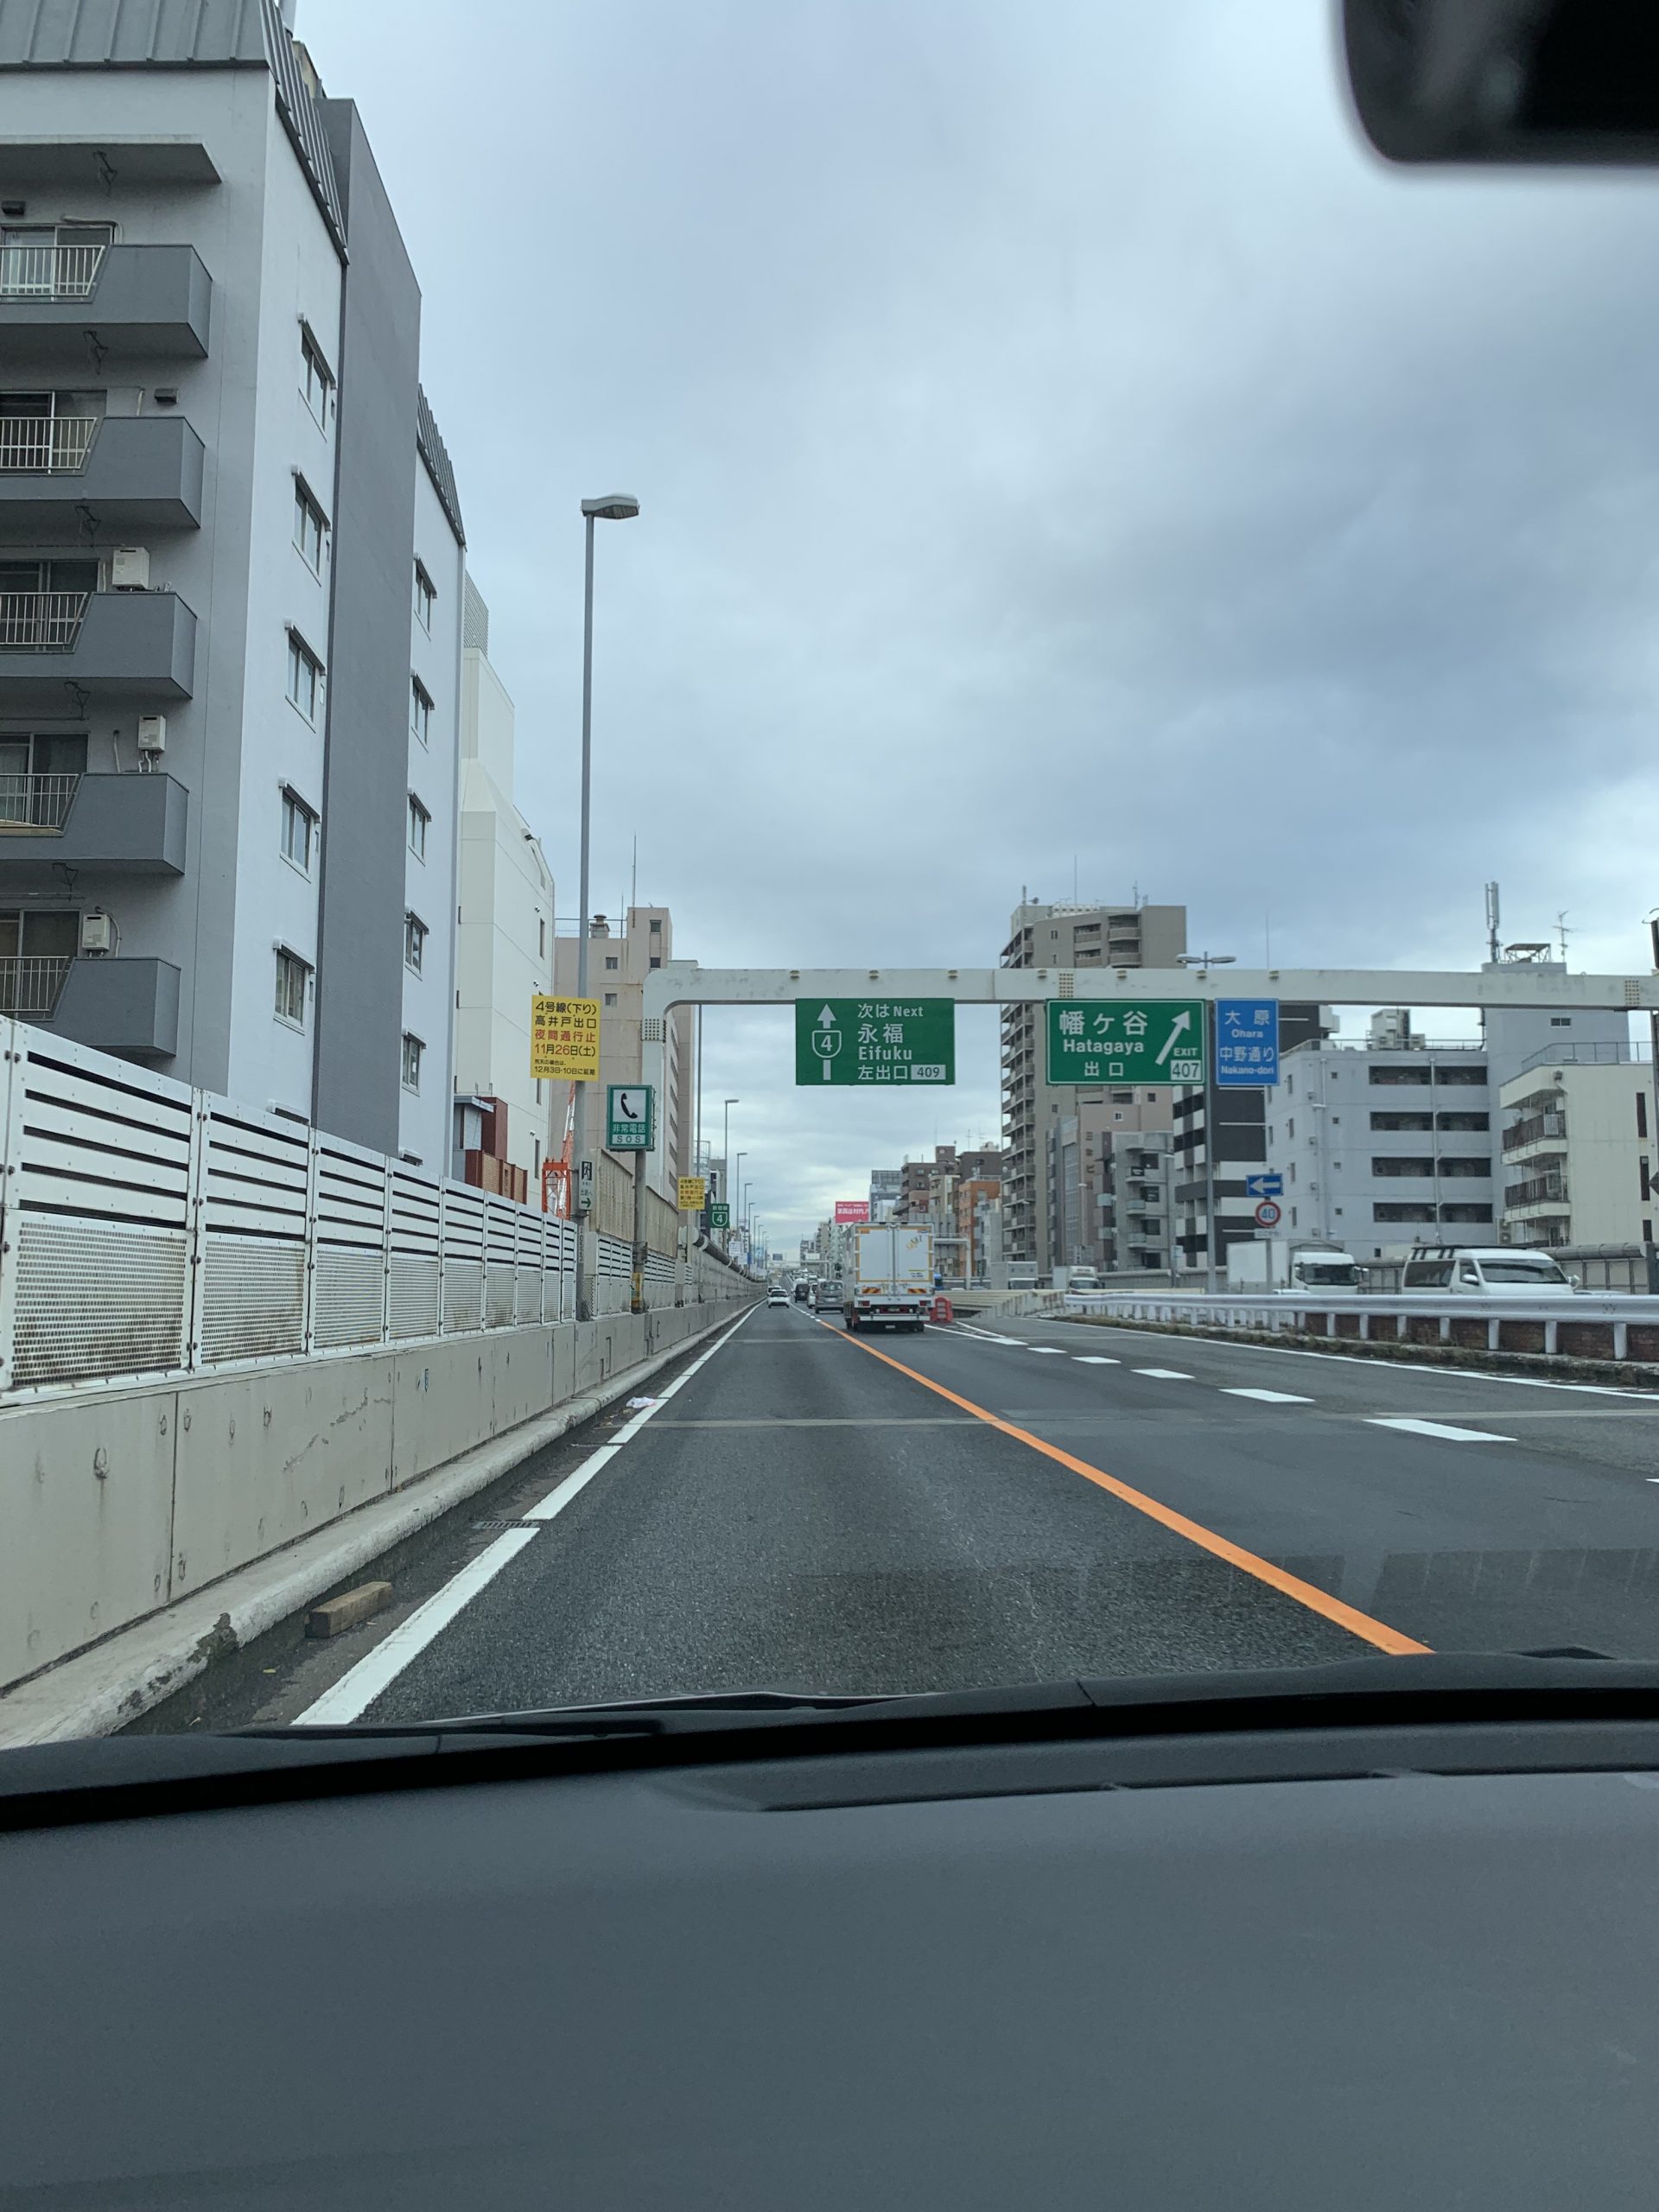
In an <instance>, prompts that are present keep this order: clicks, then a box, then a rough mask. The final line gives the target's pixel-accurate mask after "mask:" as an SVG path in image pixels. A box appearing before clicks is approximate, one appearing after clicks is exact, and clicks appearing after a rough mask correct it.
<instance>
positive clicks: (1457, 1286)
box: [1400, 1244, 1579, 1298]
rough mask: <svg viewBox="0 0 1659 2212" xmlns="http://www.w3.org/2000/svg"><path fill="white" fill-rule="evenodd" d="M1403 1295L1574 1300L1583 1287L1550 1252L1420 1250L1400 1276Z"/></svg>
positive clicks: (1502, 1247) (1501, 1247) (1508, 1247)
mask: <svg viewBox="0 0 1659 2212" xmlns="http://www.w3.org/2000/svg"><path fill="white" fill-rule="evenodd" d="M1400 1287H1401V1289H1402V1291H1414V1290H1436V1291H1441V1292H1445V1291H1452V1292H1454V1293H1456V1294H1460V1295H1462V1296H1463V1297H1465V1298H1571V1297H1572V1295H1573V1292H1574V1291H1576V1290H1577V1289H1578V1287H1579V1279H1578V1277H1577V1276H1576V1275H1570V1274H1567V1272H1566V1270H1565V1269H1564V1268H1562V1267H1561V1265H1560V1262H1558V1261H1555V1260H1552V1259H1551V1257H1550V1256H1549V1254H1548V1252H1541V1251H1536V1250H1534V1251H1529V1250H1527V1249H1526V1248H1525V1247H1524V1246H1523V1245H1518V1244H1494V1245H1491V1246H1485V1245H1456V1244H1433V1245H1425V1246H1421V1247H1419V1249H1417V1250H1416V1251H1414V1253H1413V1254H1412V1255H1411V1257H1410V1258H1409V1259H1408V1261H1407V1262H1406V1264H1405V1267H1404V1268H1403V1269H1402V1272H1401V1276H1400Z"/></svg>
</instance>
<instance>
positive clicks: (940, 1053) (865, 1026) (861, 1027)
mask: <svg viewBox="0 0 1659 2212" xmlns="http://www.w3.org/2000/svg"><path fill="white" fill-rule="evenodd" d="M956 1079H957V1002H956V1001H955V1000H954V999H897V998H877V997H874V996H872V997H870V998H868V999H797V1000H796V1001H795V1080H796V1082H797V1083H798V1084H800V1083H810V1084H814V1085H815V1086H817V1087H819V1088H822V1086H823V1084H826V1083H840V1084H855V1085H856V1086H858V1087H860V1088H864V1087H867V1086H868V1087H874V1085H875V1084H893V1083H902V1084H907V1085H908V1084H918V1083H925V1084H938V1083H954V1082H955V1081H956Z"/></svg>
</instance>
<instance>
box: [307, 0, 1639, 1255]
mask: <svg viewBox="0 0 1659 2212" xmlns="http://www.w3.org/2000/svg"><path fill="white" fill-rule="evenodd" d="M301 31H302V35H304V36H306V37H307V38H308V41H310V43H311V45H312V47H313V49H314V51H315V54H316V57H317V60H318V61H319V65H320V67H321V69H322V71H323V73H324V76H325V79H327V82H328V84H329V86H330V89H331V90H334V91H339V92H349V93H350V94H352V95H353V97H354V98H356V99H358V100H359V103H360V104H361V105H362V107H363V109H364V111H365V117H366V119H367V122H368V125H369V128H370V131H371V134H372V139H373V143H374V144H375V147H376V149H377V152H378V156H379V159H380V162H381V165H382V167H383V169H384V170H385V175H386V177H387V181H388V183H389V186H390V188H391V192H392V194H393V198H394V200H395V202H396V204H397V208H398V211H399V214H400V217H401V219H402V220H403V223H404V231H405V235H406V237H407V238H408V240H409V244H410V251H411V253H412V255H413V257H414V259H415V263H416V269H417V270H418V272H419V275H420V277H421V281H422V283H423V289H424V293H425V300H426V309H425V313H426V331H425V344H424V351H425V359H426V381H427V385H428V389H429V391H430V392H431V394H432V397H433V399H434V403H435V406H436V408H437V410H438V413H439V416H440V419H441V421H442V425H443V429H444V434H445V436H446V438H447V439H448V443H449V446H450V448H451V451H452V452H453V454H454V456H455V461H456V465H457V468H458V471H459V474H460V479H461V488H462V496H463V499H464V502H465V506H466V512H467V522H468V527H469V531H470V534H471V537H472V550H473V556H474V563H475V566H476V569H477V572H478V575H479V577H480V583H481V585H482V588H484V590H485V592H486V596H487V597H488V598H489V599H490V601H491V603H492V607H493V611H494V629H493V639H494V641H495V645H496V654H497V658H498V660H499V664H500V666H501V669H502V671H503V674H504V676H505V678H506V680H507V682H508V683H509V685H510V687H511V688H512V690H513V693H514V695H515V697H516V699H517V702H518V709H519V717H520V730H521V739H522V762H523V765H522V771H521V777H522V783H523V786H524V802H525V804H526V807H527V810H528V811H529V812H530V814H531V818H532V819H533V820H535V821H536V822H537V823H538V825H539V826H540V827H541V828H542V829H543V833H544V835H545V836H546V838H547V842H548V844H549V848H550V854H551V855H552V857H553V859H554V862H555V865H556V868H558V871H559V874H560V880H561V887H562V893H563V895H562V898H561V906H574V903H575V900H574V881H575V836H574V820H573V811H574V809H573V802H574V791H575V729H576V715H575V709H576V703H577V676H578V651H579V635H578V631H579V613H580V607H579V594H580V584H581V573H580V562H581V541H580V531H579V527H578V524H577V521H576V516H575V505H576V501H577V499H579V497H580V496H581V495H582V493H584V492H588V491H593V490H596V489H608V488H610V487H611V486H613V485H615V486H623V487H626V488H628V489H631V490H634V491H637V492H638V493H639V496H640V498H641V499H642V501H643V503H644V509H645V512H644V514H643V516H642V518H641V519H640V521H639V522H638V523H637V524H631V525H629V526H628V527H627V528H626V529H618V528H611V529H607V530H606V531H605V532H604V535H603V538H602V542H601V547H600V554H601V562H600V569H601V575H600V587H601V592H600V616H599V624H598V651H599V678H598V690H597V702H596V730H597V733H598V744H599V750H600V766H599V775H598V783H597V802H598V817H597V823H596V851H597V862H596V883H597V886H598V889H597V890H596V894H595V895H596V899H598V900H599V901H600V903H608V900H609V899H611V898H614V896H615V895H616V893H617V892H618V891H619V890H620V887H622V886H623V885H624V884H625V883H626V870H627V864H628V848H629V840H630V838H631V837H632V836H633V835H634V834H635V833H636V832H637V833H638V835H639V841H640V856H641V858H640V866H641V890H642V892H648V893H650V894H651V895H652V896H653V897H657V898H663V899H669V900H670V901H671V903H672V905H673V906H674V910H675V916H676V925H677V943H678V946H679V948H680V949H681V950H683V951H684V952H686V953H687V954H690V955H692V956H694V957H700V958H702V959H704V960H705V961H709V962H711V963H739V962H745V961H747V962H754V963H767V964H771V963H778V964H784V965H796V964H803V963H833V962H839V961H846V962H849V963H856V964H867V963H868V964H892V963H899V962H909V961H915V962H921V961H938V962H941V963H989V962H992V961H994V960H995V955H996V951H997V949H998V947H999V946H1000V945H1001V942H1002V939H1003V935H1004V931H1005V927H1006V921H1007V911H1008V908H1009V906H1011V905H1012V904H1013V902H1014V899H1015V898H1016V897H1017V896H1018V893H1019V889H1020V884H1021V882H1027V883H1029V884H1030V885H1031V886H1032V887H1033V889H1034V890H1037V891H1039V892H1041V893H1044V894H1046V895H1047V896H1051V897H1053V896H1063V895H1067V894H1068V893H1069V892H1070V889H1071V880H1072V864H1073V855H1077V871H1078V882H1079V885H1080V887H1081V889H1082V890H1083V891H1084V893H1085V894H1088V893H1100V894H1103V895H1109V896H1119V895H1122V893H1124V892H1126V891H1127V889H1128V887H1129V885H1130V884H1131V883H1132V882H1138V883H1139V885H1140V887H1141V890H1142V891H1143V892H1145V893H1148V894H1150V895H1152V896H1154V897H1156V898H1159V899H1185V901H1186V902H1187V904H1188V906H1189V907H1190V909H1191V911H1192V919H1193V929H1194V932H1195V936H1197V937H1199V938H1204V939H1207V940H1208V941H1209V942H1210V943H1211V944H1215V945H1217V946H1220V945H1227V946H1230V947H1236V949H1237V950H1240V951H1241V952H1243V953H1247V954H1248V953H1253V952H1254V951H1255V950H1256V948H1257V947H1258V946H1259V944H1260V943H1261V932H1262V914H1263V911H1264V909H1268V908H1270V910H1271V912H1272V916H1273V925H1272V926H1273V933H1274V951H1275V955H1276V956H1277V957H1279V958H1281V959H1282V960H1283V961H1285V962H1287V963H1290V962H1296V963H1309V964H1313V963H1319V962H1325V961H1329V962H1338V961H1342V962H1368V963H1370V962H1374V963H1379V964H1389V963H1395V962H1398V963H1401V964H1444V965H1448V966H1451V965H1456V966H1463V965H1466V964H1469V963H1471V961H1473V960H1474V959H1475V958H1476V957H1478V953H1479V950H1480V944H1481V925H1480V886H1481V884H1482V882H1483V881H1484V879H1485V878H1486V877H1488V876H1491V875H1494V874H1495V875H1497V876H1499V877H1501V878H1502V879H1503V884H1504V890H1505V901H1506V911H1507V912H1508V913H1509V915H1510V917H1512V918H1513V920H1514V925H1515V933H1516V934H1522V935H1529V936H1531V935H1542V934H1544V932H1545V929H1546V928H1547V926H1548V922H1549V921H1550V919H1551V918H1553V916H1554V913H1555V912H1556V910H1557V909H1558V908H1562V907H1565V908H1567V909H1568V910H1570V912H1571V914H1572V917H1573V924H1574V926H1575V928H1576V930H1577V931H1578V935H1577V936H1576V937H1575V938H1574V940H1573V958H1574V963H1575V964H1577V963H1579V961H1580V958H1582V960H1583V962H1584V963H1585V964H1586V965H1592V964H1593V965H1600V964H1606V965H1624V964H1625V963H1630V962H1634V961H1637V960H1639V958H1640V957H1641V941H1640V938H1639V934H1638V931H1637V917H1638V916H1639V915H1640V914H1641V913H1642V912H1643V911H1644V910H1645V908H1646V907H1647V906H1649V904H1651V903H1652V901H1653V899H1654V898H1655V897H1656V896H1659V887H1656V886H1655V885H1654V884H1653V883H1652V882H1651V881H1650V880H1648V879H1647V877H1646V875H1645V873H1644V871H1645V868H1646V858H1645V855H1646V852H1647V850H1648V849H1650V840H1649V836H1647V835H1646V834H1645V833H1647V832H1648V831H1649V829H1651V828H1652V826H1653V816H1654V812H1655V804H1654V798H1653V779H1652V777H1651V773H1650V771H1649V766H1648V760H1649V749H1650V744H1651V737H1650V730H1651V721H1652V699H1653V691H1654V675H1655V671H1654V665H1653V664H1654V655H1655V646H1654V643H1653V638H1654V625H1653V621H1652V618H1651V613H1650V609H1651V607H1652V606H1653V604H1654V601H1655V596H1656V582H1659V579H1656V574H1655V569H1656V541H1655V529H1654V517H1655V512H1656V495H1659V481H1656V476H1659V470H1656V455H1655V450H1654V437H1653V432H1652V428H1651V423H1652V417H1653V409H1652V402H1651V397H1650V387H1651V383H1652V363H1653V359H1654V354H1655V350H1656V346H1655V341H1656V336H1659V332H1656V308H1655V307H1654V306H1653V304H1652V303H1651V300H1650V290H1651V288H1650V287H1649V286H1648V285H1647V283H1645V281H1644V280H1645V277H1646V271H1647V268H1648V266H1649V260H1650V251H1649V247H1650V240H1651V238H1652V235H1653V232H1654V229H1655V224H1656V214H1655V209H1654V204H1653V195H1654V193H1655V190H1656V187H1655V186H1654V185H1653V184H1652V183H1650V182H1649V181H1647V180H1645V179H1643V178H1639V177H1637V178H1631V177H1628V176H1627V177H1621V178H1618V179H1602V178H1596V177H1568V178H1563V177H1560V176H1549V175H1544V176H1538V177H1532V178H1486V179H1474V178H1471V177H1469V176H1444V177H1441V176H1402V175H1399V174H1397V173H1390V172H1388V171H1385V170H1383V168H1381V167H1380V166H1378V165H1377V164H1376V163H1375V162H1372V161H1371V160H1370V158H1369V157H1368V156H1366V155H1365V154H1364V153H1363V150H1362V149H1361V148H1360V146H1359V144H1358V143H1357V139H1356V137H1355V135H1354V133H1353V131H1352V129H1351V125H1350V124H1349V122H1348V118H1347V116H1346V112H1345V109H1344V104H1343V99H1342V96H1341V93H1340V91H1339V87H1338V80H1337V77H1336V73H1335V70H1334V67H1333V61H1332V48H1331V40H1330V23H1329V18H1328V15H1327V11H1326V10H1325V8H1324V7H1323V6H1319V5H1315V4H1313V0H1307V3H1306V4H1299V5H1296V6H1290V5H1286V6H1283V7H1279V8H1274V9H1259V8H1248V9H1245V8H1239V7H1238V6H1236V4H1235V3H1234V0H1181V4H1179V5H1178V4H1173V0H1172V4H1170V5H1168V6H1166V7H1164V8H1160V9H1157V10H1146V9H1143V8H1136V7H1133V6H1130V5H1128V3H1127V0H1122V3H1121V4H1120V3H1119V0H1113V4H1110V5H1103V4H1102V3H1101V0H1071V4H1060V0H1051V4H1050V5H1048V6H1046V7H1045V8H1042V9H1039V10H1030V9H1015V8H1010V7H1008V6H1007V5H1005V4H1001V0H998V4H995V5H993V4H976V3H975V0H931V4H923V3H922V0H917V3H916V4H912V0H888V4H884V5H882V6H880V7H879V8H876V7H872V6H870V5H868V0H815V4H813V5H812V6H810V7H777V6H774V5H771V4H763V0H747V4H737V3H736V0H726V4H714V3H712V0H692V4H688V0H650V4H646V3H645V0H607V4H605V5H602V6H601V5H598V4H592V5H582V6H571V5H554V6H549V5H547V4H545V0H535V4H529V5H521V4H516V0H514V3H512V4H509V0H492V4H490V5H488V6H486V7H478V8H474V9H470V10H461V9H460V8H457V7H454V6H450V5H438V4H435V0H425V4H416V5H410V4H407V0H397V4H393V0H353V5H352V7H351V8H350V9H349V10H346V9H341V8H340V7H337V6H336V7H334V8H333V9H330V10H328V11H327V13H326V14H325V13H324V12H323V10H321V7H319V6H316V5H315V4H314V0H304V4H302V20H301ZM771 1034H772V1031H771V1029H770V1028H769V1027H768V1025H767V1024H766V1021H765V1020H763V1019H762V1018H760V1017H753V1016H744V1017H739V1016H735V1015H734V1016H729V1017H723V1018H722V1020H721V1022H720V1023H716V1022H715V1020H714V1019H713V1018H712V1017H711V1019H710V1022H709V1050H710V1061H711V1074H710V1080H709V1086H708V1087H709V1090H717V1091H719V1092H721V1093H723V1091H724V1090H742V1091H744V1092H745V1094H746V1096H747V1095H748V1093H750V1092H754V1093H757V1094H758V1093H761V1092H763V1091H766V1092H769V1093H770V1095H771V1096H772V1097H773V1098H775V1100H776V1102H777V1103H776V1108H775V1135H768V1136H767V1137H766V1139H765V1140H764V1142H765V1144H766V1146H767V1147H770V1149H767V1150H764V1151H762V1152H761V1153H760V1156H759V1160H758V1162H757V1164H758V1165H760V1166H761V1168H762V1175H763V1181H762V1192H761V1194H762V1195H763V1196H766V1199H767V1204H768V1205H769V1207H771V1208H772V1209H773V1210H774V1214H775V1217H778V1218H780V1219H781V1218H784V1217H785V1215H786V1216H787V1217H788V1218H789V1220H790V1221H791V1224H793V1223H795V1222H796V1221H799V1220H802V1219H804V1218H805V1217H809V1216H810V1215H811V1214H812V1213H813V1212H814V1211H815V1210H816V1209H817V1206H818V1205H819V1204H820V1202H821V1200H822V1198H823V1195H824V1193H825V1192H831V1193H832V1194H841V1195H849V1194H850V1192H849V1191H848V1190H846V1189H844V1188H843V1187H842V1186H843V1185H847V1184H848V1183H849V1181H851V1182H852V1184H853V1187H856V1186H857V1180H858V1177H859V1176H861V1171H862V1170H863V1168H864V1167H866V1166H868V1164H869V1163H870V1162H871V1161H874V1160H890V1159H893V1158H896V1157H899V1156H902V1154H903V1153H904V1152H905V1151H906V1149H908V1150H910V1151H911V1152H912V1153H916V1152H920V1151H922V1150H924V1149H925V1148H927V1147H929V1146H931V1142H932V1128H931V1122H932V1115H931V1102H930V1109H929V1112H928V1115H927V1120H928V1126H927V1127H926V1128H921V1127H919V1126H916V1125H915V1124H913V1123H912V1122H909V1121H906V1120H905V1119H904V1118H903V1108H902V1103H893V1102H882V1103H881V1104H880V1108H879V1109H878V1108H877V1107H875V1106H874V1105H873V1104H871V1103H869V1102H864V1101H846V1102H841V1103H834V1104H832V1105H828V1106H826V1104H825V1103H824V1102H823V1101H821V1100H817V1099H812V1098H807V1099H804V1100H798V1099H797V1098H796V1097H795V1096H794V1095H793V1094H792V1092H791V1090H789V1088H788V1084H789V1077H790V1072H791V1071H790V1066H789V1060H788V1053H787V1036H786V1033H785V1032H784V1031H782V1030H779V1032H778V1035H779V1043H778V1046H777V1047H776V1049H775V1051H774V1050H773V1048H772V1046H771V1045H770V1044H769V1043H768V1042H767V1041H766V1040H767V1039H769V1038H770V1036H771ZM964 1059H965V1062H966V1065H965V1066H964V1071H963V1073H964V1080H963V1084H961V1086H960V1087H959V1089H958V1090H957V1093H956V1095H955V1097H954V1099H953V1100H946V1101H944V1102H942V1109H941V1115H940V1124H941V1134H942V1135H943V1136H944V1137H946V1138H950V1137H951V1136H959V1137H961V1138H963V1140H967V1139H969V1138H970V1137H976V1136H977V1135H979V1134H980V1132H981V1130H982V1129H984V1128H994V1127H995V1105H996V1098H995V1050H994V1044H993V1042H992V1040H991V1039H990V1037H989V1035H988V1034H987V1036H986V1037H985V1038H984V1039H982V1043H981V1044H980V1045H979V1046H976V1047H975V1048H974V1050H973V1052H970V1053H968V1054H965V1055H964ZM715 1071H718V1072H717V1073H716V1072H715ZM855 1109H862V1110H863V1112H865V1113H867V1114H869V1115H872V1116H874V1115H876V1114H877V1113H879V1114H880V1116H881V1117H882V1118H881V1120H880V1124H879V1126H878V1123H877V1122H875V1121H874V1120H872V1121H870V1122H864V1121H862V1120H860V1119H858V1118H856V1116H855ZM893 1116H897V1118H890V1117H893ZM867 1128H868V1137H867V1136H866V1135H865V1134H864V1132H865V1130H866V1129H867ZM855 1170H856V1171H858V1175H857V1176H855V1172H854V1171H855Z"/></svg>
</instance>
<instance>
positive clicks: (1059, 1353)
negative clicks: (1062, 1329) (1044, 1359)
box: [1026, 1344, 1065, 1359]
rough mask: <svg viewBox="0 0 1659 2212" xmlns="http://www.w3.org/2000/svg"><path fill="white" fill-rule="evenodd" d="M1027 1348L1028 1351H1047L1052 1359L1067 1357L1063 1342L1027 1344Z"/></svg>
mask: <svg viewBox="0 0 1659 2212" xmlns="http://www.w3.org/2000/svg"><path fill="white" fill-rule="evenodd" d="M1026 1350H1027V1351H1041V1352H1046V1353H1047V1354H1048V1355H1049V1357H1050V1358H1051V1359H1064V1358H1065V1346H1064V1345H1063V1344H1027V1346H1026Z"/></svg>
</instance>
